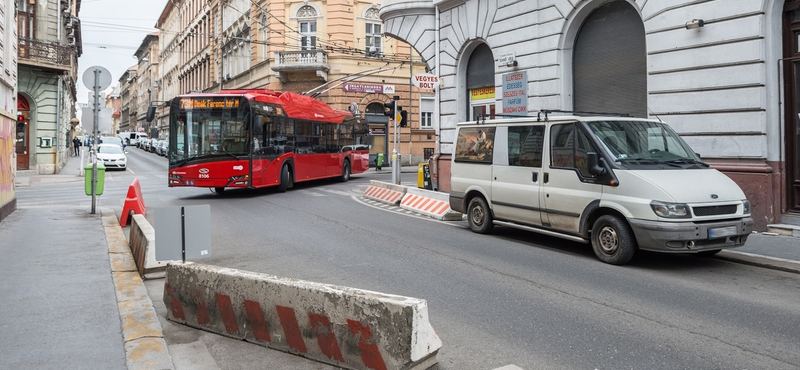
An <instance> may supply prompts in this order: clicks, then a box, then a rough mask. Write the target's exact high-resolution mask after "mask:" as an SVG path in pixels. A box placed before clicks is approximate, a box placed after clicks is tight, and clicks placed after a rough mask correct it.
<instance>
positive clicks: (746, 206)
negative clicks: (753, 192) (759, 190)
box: [742, 199, 750, 214]
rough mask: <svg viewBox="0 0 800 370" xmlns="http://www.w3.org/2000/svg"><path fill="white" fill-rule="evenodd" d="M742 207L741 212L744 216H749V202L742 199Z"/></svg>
mask: <svg viewBox="0 0 800 370" xmlns="http://www.w3.org/2000/svg"><path fill="white" fill-rule="evenodd" d="M742 207H743V210H742V212H743V213H744V214H749V213H750V201H749V200H747V199H743V200H742Z"/></svg>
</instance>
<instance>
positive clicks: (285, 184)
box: [278, 166, 293, 193]
mask: <svg viewBox="0 0 800 370" xmlns="http://www.w3.org/2000/svg"><path fill="white" fill-rule="evenodd" d="M292 186H293V184H292V176H290V175H289V166H283V167H282V168H281V183H280V184H278V191H279V192H281V193H283V192H286V189H288V188H291V187H292Z"/></svg>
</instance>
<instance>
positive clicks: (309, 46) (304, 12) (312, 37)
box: [297, 5, 317, 50]
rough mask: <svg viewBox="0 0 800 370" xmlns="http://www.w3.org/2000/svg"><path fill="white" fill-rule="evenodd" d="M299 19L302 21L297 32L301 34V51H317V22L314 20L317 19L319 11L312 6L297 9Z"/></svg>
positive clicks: (299, 38)
mask: <svg viewBox="0 0 800 370" xmlns="http://www.w3.org/2000/svg"><path fill="white" fill-rule="evenodd" d="M297 18H300V19H301V20H300V21H299V22H298V24H297V31H298V32H299V33H300V34H299V35H298V41H299V42H300V45H299V47H300V50H314V49H316V48H317V21H316V20H314V19H313V18H317V9H316V8H314V7H313V6H311V5H303V6H301V7H300V8H299V9H297ZM303 18H305V19H303ZM309 18H311V19H309Z"/></svg>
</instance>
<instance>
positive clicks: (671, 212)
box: [650, 200, 692, 218]
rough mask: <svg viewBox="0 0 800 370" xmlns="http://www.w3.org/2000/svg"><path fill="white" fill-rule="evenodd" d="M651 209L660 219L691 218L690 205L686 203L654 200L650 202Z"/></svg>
mask: <svg viewBox="0 0 800 370" xmlns="http://www.w3.org/2000/svg"><path fill="white" fill-rule="evenodd" d="M650 208H652V209H653V212H655V213H656V215H658V216H659V217H665V218H691V217H692V215H691V214H690V212H689V205H687V204H685V203H664V202H659V201H657V200H654V201H652V202H650Z"/></svg>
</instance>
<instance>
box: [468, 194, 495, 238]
mask: <svg viewBox="0 0 800 370" xmlns="http://www.w3.org/2000/svg"><path fill="white" fill-rule="evenodd" d="M467 220H468V221H469V228H470V229H471V230H472V231H474V232H476V233H479V234H488V233H490V232H492V229H493V228H494V223H493V220H492V211H491V210H490V209H489V205H488V204H487V203H486V200H485V199H483V197H475V198H472V200H470V201H469V206H468V207H467Z"/></svg>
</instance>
